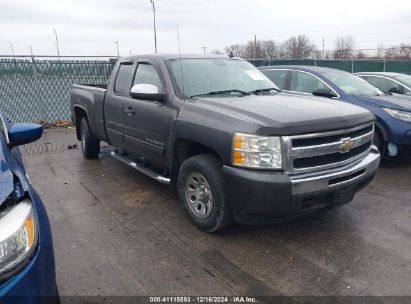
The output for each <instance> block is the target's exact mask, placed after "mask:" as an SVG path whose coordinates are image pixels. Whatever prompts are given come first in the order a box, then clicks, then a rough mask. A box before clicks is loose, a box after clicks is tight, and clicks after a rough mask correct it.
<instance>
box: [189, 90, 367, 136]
mask: <svg viewBox="0 0 411 304" xmlns="http://www.w3.org/2000/svg"><path fill="white" fill-rule="evenodd" d="M195 103H196V104H197V105H198V106H201V107H206V108H209V109H210V110H214V111H219V112H225V113H227V114H229V115H235V116H237V117H238V118H240V119H243V120H248V121H250V122H254V123H257V124H259V125H260V127H261V128H260V131H259V134H272V135H292V134H304V133H313V132H320V131H326V130H327V131H329V130H337V129H343V128H349V127H352V126H355V125H359V124H362V123H366V122H369V121H372V120H374V116H373V115H372V114H371V113H370V112H369V111H368V110H366V109H363V108H360V107H357V106H354V105H351V104H348V103H344V102H340V101H336V100H332V99H329V98H322V97H318V98H317V97H311V96H301V95H293V94H285V93H278V94H275V95H247V96H241V97H222V98H221V97H217V98H215V97H205V98H199V99H197V100H196V101H195Z"/></svg>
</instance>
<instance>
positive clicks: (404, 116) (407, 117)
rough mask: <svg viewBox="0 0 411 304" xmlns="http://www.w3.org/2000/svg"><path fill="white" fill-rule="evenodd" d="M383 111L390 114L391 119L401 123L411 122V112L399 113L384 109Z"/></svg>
mask: <svg viewBox="0 0 411 304" xmlns="http://www.w3.org/2000/svg"><path fill="white" fill-rule="evenodd" d="M384 111H385V112H387V113H388V114H390V115H391V116H392V117H395V118H398V119H400V120H403V121H408V122H411V112H406V111H399V110H393V109H387V108H384Z"/></svg>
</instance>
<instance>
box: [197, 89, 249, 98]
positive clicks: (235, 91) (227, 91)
mask: <svg viewBox="0 0 411 304" xmlns="http://www.w3.org/2000/svg"><path fill="white" fill-rule="evenodd" d="M228 93H240V94H241V95H250V94H251V93H249V92H246V91H242V90H238V89H231V90H221V91H211V92H208V93H202V94H196V95H191V96H190V98H193V97H199V96H207V95H219V94H228Z"/></svg>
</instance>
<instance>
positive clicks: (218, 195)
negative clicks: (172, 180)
mask: <svg viewBox="0 0 411 304" xmlns="http://www.w3.org/2000/svg"><path fill="white" fill-rule="evenodd" d="M177 188H178V194H179V198H180V201H181V203H182V205H183V207H184V209H185V211H186V212H187V214H188V216H189V218H190V220H191V222H192V223H193V224H194V225H196V226H197V227H198V228H199V229H201V230H203V231H206V232H215V231H218V230H221V229H223V228H225V227H228V226H230V225H231V224H232V222H233V220H232V212H231V208H230V207H229V206H228V204H227V203H226V202H225V198H224V190H223V173H222V168H221V162H220V161H219V160H218V159H217V158H216V157H215V156H213V155H208V154H202V155H196V156H193V157H191V158H189V159H187V160H186V161H185V162H184V163H183V165H182V166H181V168H180V171H179V174H178V181H177Z"/></svg>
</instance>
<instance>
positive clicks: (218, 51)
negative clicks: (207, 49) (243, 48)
mask: <svg viewBox="0 0 411 304" xmlns="http://www.w3.org/2000/svg"><path fill="white" fill-rule="evenodd" d="M211 54H214V55H224V52H222V51H220V50H212V51H211Z"/></svg>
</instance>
